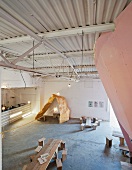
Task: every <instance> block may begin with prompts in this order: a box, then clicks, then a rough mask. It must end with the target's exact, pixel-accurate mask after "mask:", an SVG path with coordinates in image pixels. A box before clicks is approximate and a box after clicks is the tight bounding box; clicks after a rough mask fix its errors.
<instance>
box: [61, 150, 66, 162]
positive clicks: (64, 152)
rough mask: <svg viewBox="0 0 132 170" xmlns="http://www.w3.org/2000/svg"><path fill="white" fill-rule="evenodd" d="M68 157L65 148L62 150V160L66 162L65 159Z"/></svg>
mask: <svg viewBox="0 0 132 170" xmlns="http://www.w3.org/2000/svg"><path fill="white" fill-rule="evenodd" d="M66 158H67V150H66V149H64V150H63V151H62V162H64V161H65V160H66Z"/></svg>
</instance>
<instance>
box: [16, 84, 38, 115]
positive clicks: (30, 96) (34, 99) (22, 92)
mask: <svg viewBox="0 0 132 170" xmlns="http://www.w3.org/2000/svg"><path fill="white" fill-rule="evenodd" d="M15 97H16V101H17V102H16V104H19V103H28V101H30V102H31V109H32V113H33V114H37V113H38V112H39V111H40V89H39V87H27V88H16V89H15Z"/></svg>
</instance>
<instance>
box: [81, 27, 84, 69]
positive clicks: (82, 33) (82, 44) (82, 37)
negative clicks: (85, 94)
mask: <svg viewBox="0 0 132 170" xmlns="http://www.w3.org/2000/svg"><path fill="white" fill-rule="evenodd" d="M83 36H84V32H83V30H82V61H81V72H82V68H83Z"/></svg>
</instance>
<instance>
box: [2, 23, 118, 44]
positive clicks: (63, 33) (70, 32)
mask: <svg viewBox="0 0 132 170" xmlns="http://www.w3.org/2000/svg"><path fill="white" fill-rule="evenodd" d="M114 29H115V25H114V23H108V24H99V25H91V26H86V27H79V28H69V29H65V30H58V31H52V32H46V33H39V34H37V35H38V36H39V37H41V38H46V39H54V38H61V37H67V36H75V35H82V31H83V33H84V34H90V33H99V32H106V31H113V30H114ZM26 30H27V29H26ZM29 35H30V34H29ZM34 38H35V37H34ZM35 39H36V38H35ZM31 40H32V38H31V37H30V36H28V35H27V36H19V37H14V38H9V39H4V40H0V44H1V45H4V44H9V43H18V42H22V41H25V42H26V41H31Z"/></svg>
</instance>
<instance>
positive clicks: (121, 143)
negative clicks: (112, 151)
mask: <svg viewBox="0 0 132 170" xmlns="http://www.w3.org/2000/svg"><path fill="white" fill-rule="evenodd" d="M119 138H120V144H119V146H124V138H122V137H119Z"/></svg>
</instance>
